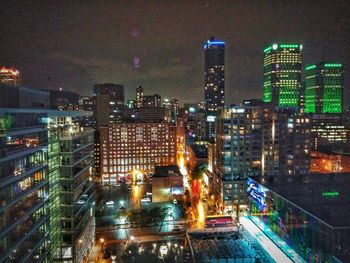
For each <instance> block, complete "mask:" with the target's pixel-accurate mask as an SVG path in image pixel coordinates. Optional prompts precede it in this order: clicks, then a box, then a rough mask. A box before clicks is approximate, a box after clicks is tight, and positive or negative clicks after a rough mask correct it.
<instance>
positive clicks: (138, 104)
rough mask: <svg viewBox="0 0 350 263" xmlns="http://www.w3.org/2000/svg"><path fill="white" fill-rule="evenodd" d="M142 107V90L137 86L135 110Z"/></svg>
mask: <svg viewBox="0 0 350 263" xmlns="http://www.w3.org/2000/svg"><path fill="white" fill-rule="evenodd" d="M142 107H143V88H142V87H141V86H138V87H137V88H136V108H142Z"/></svg>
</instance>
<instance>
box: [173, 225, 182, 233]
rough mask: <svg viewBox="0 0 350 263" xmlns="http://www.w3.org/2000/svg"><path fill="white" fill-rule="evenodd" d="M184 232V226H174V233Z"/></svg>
mask: <svg viewBox="0 0 350 263" xmlns="http://www.w3.org/2000/svg"><path fill="white" fill-rule="evenodd" d="M181 230H182V226H174V227H173V229H172V231H175V232H179V231H181Z"/></svg>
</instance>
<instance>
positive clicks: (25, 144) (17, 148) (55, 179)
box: [0, 109, 95, 262]
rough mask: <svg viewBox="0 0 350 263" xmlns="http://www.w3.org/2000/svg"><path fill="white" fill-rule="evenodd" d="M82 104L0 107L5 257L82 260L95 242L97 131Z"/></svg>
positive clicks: (1, 251)
mask: <svg viewBox="0 0 350 263" xmlns="http://www.w3.org/2000/svg"><path fill="white" fill-rule="evenodd" d="M79 116H83V114H82V113H80V112H65V111H50V110H46V111H44V110H36V109H0V262H54V261H64V262H82V261H83V259H84V257H85V256H87V254H88V252H89V251H88V250H90V249H91V248H92V245H93V243H94V240H95V235H94V233H95V232H94V226H95V221H94V204H93V196H94V188H93V184H92V181H91V170H92V161H93V134H92V131H89V130H88V129H86V128H85V129H84V128H82V127H80V125H79V122H78V120H77V118H78V117H79Z"/></svg>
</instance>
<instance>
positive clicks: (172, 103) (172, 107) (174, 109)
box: [170, 98, 180, 123]
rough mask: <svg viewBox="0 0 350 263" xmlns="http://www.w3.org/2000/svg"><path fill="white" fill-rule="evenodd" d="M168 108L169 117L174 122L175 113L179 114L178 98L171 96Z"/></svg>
mask: <svg viewBox="0 0 350 263" xmlns="http://www.w3.org/2000/svg"><path fill="white" fill-rule="evenodd" d="M170 110H171V119H172V120H173V122H175V123H176V118H177V115H179V110H180V106H179V100H178V99H176V98H173V99H172V100H171V101H170Z"/></svg>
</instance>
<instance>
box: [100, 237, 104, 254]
mask: <svg viewBox="0 0 350 263" xmlns="http://www.w3.org/2000/svg"><path fill="white" fill-rule="evenodd" d="M100 242H101V250H102V252H103V243H104V242H105V240H104V238H100Z"/></svg>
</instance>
